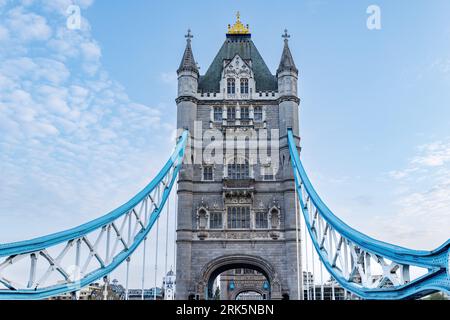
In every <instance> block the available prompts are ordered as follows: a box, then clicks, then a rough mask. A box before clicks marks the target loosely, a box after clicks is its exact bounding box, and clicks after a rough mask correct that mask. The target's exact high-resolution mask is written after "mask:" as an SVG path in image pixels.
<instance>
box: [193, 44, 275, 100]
mask: <svg viewBox="0 0 450 320" xmlns="http://www.w3.org/2000/svg"><path fill="white" fill-rule="evenodd" d="M236 54H238V55H239V56H240V57H241V58H242V59H243V60H246V61H247V60H251V61H252V69H253V74H254V77H255V81H256V91H277V90H278V82H277V78H276V77H275V76H274V75H272V73H271V72H270V70H269V68H268V67H267V65H266V63H265V62H264V60H263V58H262V57H261V55H260V54H259V52H258V49H256V47H255V44H254V43H253V41H252V40H251V37H250V35H246V36H243V35H240V36H233V35H227V39H226V40H225V43H224V44H223V45H222V48H220V50H219V53H217V55H216V57H215V58H214V60H213V62H212V64H211V66H210V67H209V69H208V71H207V72H206V74H205V75H204V76H201V77H200V80H199V85H198V87H199V90H201V91H204V92H219V91H220V80H221V78H222V69H223V61H224V60H232V59H233V58H234V57H235V56H236Z"/></svg>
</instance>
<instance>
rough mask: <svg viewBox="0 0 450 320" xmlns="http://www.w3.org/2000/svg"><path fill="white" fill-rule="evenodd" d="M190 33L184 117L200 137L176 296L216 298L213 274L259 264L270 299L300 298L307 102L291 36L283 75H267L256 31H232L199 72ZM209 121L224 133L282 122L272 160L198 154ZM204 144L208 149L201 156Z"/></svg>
mask: <svg viewBox="0 0 450 320" xmlns="http://www.w3.org/2000/svg"><path fill="white" fill-rule="evenodd" d="M187 38H188V41H187V42H188V43H187V47H186V51H185V53H184V56H183V60H182V62H181V65H180V68H179V69H178V83H179V86H178V88H179V90H178V98H177V110H178V111H177V116H178V121H177V122H178V123H177V125H178V128H179V129H188V130H189V132H190V135H191V138H192V140H191V143H190V145H189V146H188V150H187V156H186V158H187V159H185V163H184V164H183V166H182V169H181V170H180V175H179V180H178V213H177V214H178V226H177V270H176V274H177V279H176V281H177V286H176V298H177V299H192V298H197V299H208V298H210V297H211V296H212V294H214V292H211V291H212V282H213V281H214V278H215V277H216V276H217V275H218V274H220V273H222V272H225V271H227V270H231V269H235V268H251V269H254V270H257V271H258V272H261V273H262V274H263V275H264V276H265V277H266V278H267V279H268V280H269V282H270V288H271V292H270V298H272V299H281V298H282V297H283V296H284V297H288V296H291V297H296V296H297V289H296V283H297V280H296V272H297V265H296V261H297V260H296V242H295V240H296V237H295V200H294V199H295V190H294V180H293V179H294V178H293V174H292V169H291V164H290V157H289V150H288V146H287V130H288V129H290V128H291V129H292V130H293V132H294V135H295V136H296V138H297V142H298V144H299V141H300V139H299V137H298V132H299V128H298V108H299V102H300V101H299V99H298V97H297V79H298V71H297V69H296V68H295V65H293V60H292V56H291V53H290V50H289V47H288V43H287V39H286V40H285V47H284V51H283V55H282V61H281V63H280V68H279V69H278V71H277V75H271V74H270V73H269V71H268V68H267V67H266V66H265V63H264V61H263V60H262V58H261V56H260V55H259V53H258V52H257V50H256V48H255V47H254V44H253V42H252V40H251V35H250V34H245V35H243V34H227V38H226V40H225V43H224V45H223V47H222V49H221V50H220V52H219V54H218V55H217V57H216V59H215V60H214V62H213V64H212V65H211V67H210V68H209V69H208V71H207V73H206V74H205V75H204V76H200V74H199V72H198V68H197V65H196V63H195V60H194V56H193V53H192V48H191V36H190V34H188V36H187ZM286 51H287V52H286ZM289 59H290V60H291V61H286V60H289ZM211 79H213V80H211ZM257 80H258V81H257ZM211 81H218V83H216V82H214V83H211ZM233 83H234V87H233ZM272 86H275V87H273V89H272V90H269V91H268V90H265V91H261V88H263V89H267V88H269V89H271V88H272ZM210 88H217V89H213V90H211V89H210ZM198 122H201V124H199V123H198ZM211 129H215V130H217V132H220V134H222V135H223V136H225V137H229V136H230V135H233V134H238V135H243V136H245V135H251V134H254V133H256V134H257V135H259V134H261V133H262V132H266V131H267V132H268V135H269V136H270V135H272V134H273V133H272V131H271V130H272V129H276V130H278V131H277V133H276V134H274V137H276V139H277V141H276V142H277V144H276V145H277V149H276V150H272V154H271V155H270V156H271V158H270V161H268V162H266V163H262V162H260V161H259V158H258V157H256V158H257V161H256V162H254V161H252V160H250V159H252V156H251V154H250V153H251V152H252V151H251V150H248V149H247V148H246V147H245V146H244V147H243V149H244V152H243V153H242V154H243V157H242V158H243V159H238V158H239V157H238V156H236V155H232V156H231V157H229V156H228V153H227V152H224V153H223V155H222V156H219V160H220V161H218V160H217V158H218V157H217V154H215V155H214V157H215V160H214V161H213V163H210V161H209V160H208V159H205V158H203V159H200V160H199V158H198V157H199V155H198V153H197V154H196V153H195V152H194V151H193V147H194V145H195V142H193V141H195V140H196V141H200V140H201V139H202V137H203V136H204V135H205V133H206V132H207V131H208V130H211ZM205 139H206V137H205ZM206 140H207V139H206ZM206 145H207V143H205V142H203V145H202V146H201V148H200V149H201V150H202V152H203V154H205V148H206ZM224 145H225V143H224ZM237 149H239V146H238V147H237ZM258 151H259V149H258ZM200 156H201V155H200ZM274 157H276V158H274ZM186 160H188V161H186ZM189 160H190V161H189ZM274 163H276V164H277V165H276V166H275V165H274ZM236 208H239V209H236ZM241 208H243V209H241ZM233 210H235V211H233ZM236 210H237V211H236ZM236 217H237V218H236Z"/></svg>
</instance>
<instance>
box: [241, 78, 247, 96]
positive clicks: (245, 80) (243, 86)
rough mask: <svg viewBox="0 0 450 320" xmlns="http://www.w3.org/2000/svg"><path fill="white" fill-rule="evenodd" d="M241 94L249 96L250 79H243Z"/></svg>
mask: <svg viewBox="0 0 450 320" xmlns="http://www.w3.org/2000/svg"><path fill="white" fill-rule="evenodd" d="M241 93H244V94H248V79H241Z"/></svg>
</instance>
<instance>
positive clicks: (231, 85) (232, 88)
mask: <svg viewBox="0 0 450 320" xmlns="http://www.w3.org/2000/svg"><path fill="white" fill-rule="evenodd" d="M227 93H228V94H235V93H236V80H235V79H234V78H229V79H227Z"/></svg>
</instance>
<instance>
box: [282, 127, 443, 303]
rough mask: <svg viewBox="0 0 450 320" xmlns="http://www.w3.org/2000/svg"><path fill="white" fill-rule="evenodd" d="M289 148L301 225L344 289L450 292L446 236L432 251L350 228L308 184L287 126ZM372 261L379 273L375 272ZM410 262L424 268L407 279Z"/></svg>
mask: <svg viewBox="0 0 450 320" xmlns="http://www.w3.org/2000/svg"><path fill="white" fill-rule="evenodd" d="M288 142H289V151H290V155H291V163H292V167H293V170H294V177H295V184H296V190H297V195H298V199H299V202H300V207H301V210H302V212H303V216H304V220H305V223H306V227H307V229H308V232H309V235H310V237H311V239H312V242H313V245H314V247H315V250H316V252H317V253H318V255H319V257H320V260H321V261H322V263H323V265H324V266H325V268H326V269H327V270H328V272H329V273H330V274H331V275H332V276H333V278H334V279H336V280H337V281H338V282H339V284H340V285H341V286H342V287H343V288H345V289H346V290H348V291H350V292H353V293H354V294H356V295H358V296H359V297H361V298H364V299H383V300H384V299H408V298H409V299H411V298H420V297H423V296H425V295H428V294H430V293H433V292H436V291H443V292H447V293H450V270H449V252H450V240H449V241H447V242H446V243H445V244H443V245H442V246H440V247H439V248H437V249H436V250H432V251H420V250H411V249H406V248H403V247H399V246H396V245H393V244H388V243H385V242H382V241H379V240H375V239H372V238H370V237H369V236H367V235H365V234H363V233H361V232H359V231H357V230H354V229H352V228H351V227H349V226H348V225H346V224H345V223H344V222H343V221H341V220H340V219H339V218H338V217H336V216H335V215H334V214H333V213H332V212H331V210H330V209H329V208H328V207H327V206H326V205H325V203H324V202H323V201H322V199H321V198H320V197H319V195H318V194H317V193H316V191H315V190H314V187H313V186H312V184H311V182H310V180H309V179H308V176H307V175H306V172H305V170H304V168H303V165H302V163H301V161H300V157H299V152H298V149H297V146H296V143H295V138H294V135H293V133H292V130H289V131H288ZM373 264H377V265H378V267H379V269H382V272H381V273H378V274H375V273H374V272H373V271H371V269H373V267H374V266H373ZM410 267H418V268H422V269H423V270H424V272H425V274H423V275H422V276H420V277H417V278H416V279H414V280H411V279H410V274H409V269H410Z"/></svg>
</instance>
